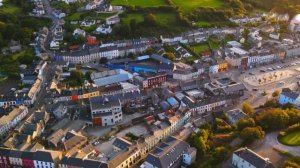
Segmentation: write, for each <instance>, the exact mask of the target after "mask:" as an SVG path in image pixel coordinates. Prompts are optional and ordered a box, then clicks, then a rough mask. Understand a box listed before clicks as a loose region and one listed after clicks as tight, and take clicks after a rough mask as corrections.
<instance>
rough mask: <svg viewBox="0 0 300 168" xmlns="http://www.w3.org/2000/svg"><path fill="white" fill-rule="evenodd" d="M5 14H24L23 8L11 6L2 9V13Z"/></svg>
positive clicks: (7, 5)
mask: <svg viewBox="0 0 300 168" xmlns="http://www.w3.org/2000/svg"><path fill="white" fill-rule="evenodd" d="M1 11H2V12H4V13H7V14H11V15H17V14H20V13H21V12H22V10H21V8H19V7H16V6H13V5H10V4H4V6H3V7H2V8H1V9H0V12H1Z"/></svg>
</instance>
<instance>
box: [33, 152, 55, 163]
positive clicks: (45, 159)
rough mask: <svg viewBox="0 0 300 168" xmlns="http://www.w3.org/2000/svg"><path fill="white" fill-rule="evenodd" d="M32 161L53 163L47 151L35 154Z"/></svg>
mask: <svg viewBox="0 0 300 168" xmlns="http://www.w3.org/2000/svg"><path fill="white" fill-rule="evenodd" d="M34 160H38V161H43V162H54V161H53V158H52V155H51V153H50V152H47V151H37V152H35V154H34Z"/></svg>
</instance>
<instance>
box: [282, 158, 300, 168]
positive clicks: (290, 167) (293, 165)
mask: <svg viewBox="0 0 300 168" xmlns="http://www.w3.org/2000/svg"><path fill="white" fill-rule="evenodd" d="M299 167H300V164H298V163H297V162H294V161H291V160H287V161H285V162H284V164H283V168H299Z"/></svg>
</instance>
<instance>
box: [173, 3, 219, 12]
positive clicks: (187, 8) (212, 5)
mask: <svg viewBox="0 0 300 168" xmlns="http://www.w3.org/2000/svg"><path fill="white" fill-rule="evenodd" d="M172 1H173V3H174V4H175V5H176V6H178V7H179V8H180V9H181V10H182V11H183V12H185V13H188V12H191V11H192V10H194V9H195V8H199V7H204V8H218V7H221V6H222V5H223V2H222V1H221V0H172Z"/></svg>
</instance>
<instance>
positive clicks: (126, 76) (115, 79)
mask: <svg viewBox="0 0 300 168" xmlns="http://www.w3.org/2000/svg"><path fill="white" fill-rule="evenodd" d="M91 79H92V81H93V82H94V83H95V84H96V85H97V86H106V85H110V84H114V83H119V82H126V81H129V80H132V79H133V75H132V74H131V73H129V72H127V71H125V70H122V69H115V70H109V71H103V72H98V73H92V74H91Z"/></svg>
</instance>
